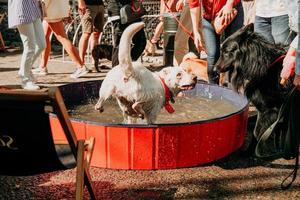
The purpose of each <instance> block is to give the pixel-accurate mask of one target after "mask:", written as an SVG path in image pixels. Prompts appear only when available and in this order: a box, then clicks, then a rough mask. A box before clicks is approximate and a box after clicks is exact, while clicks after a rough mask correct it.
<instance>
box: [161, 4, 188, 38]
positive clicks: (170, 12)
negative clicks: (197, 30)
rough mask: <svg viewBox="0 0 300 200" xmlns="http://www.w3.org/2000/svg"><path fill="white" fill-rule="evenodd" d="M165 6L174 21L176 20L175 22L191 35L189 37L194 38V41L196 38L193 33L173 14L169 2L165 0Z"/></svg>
mask: <svg viewBox="0 0 300 200" xmlns="http://www.w3.org/2000/svg"><path fill="white" fill-rule="evenodd" d="M164 5H165V7H166V8H167V10H168V12H169V14H170V15H171V16H172V18H173V19H175V21H176V22H177V23H178V25H179V26H180V27H181V28H182V30H183V31H184V32H185V33H186V34H188V35H189V37H191V38H192V40H194V37H193V32H192V31H191V32H190V31H189V30H188V29H187V28H186V27H185V26H184V25H183V24H182V23H181V22H180V21H179V19H178V18H177V17H176V16H175V15H174V14H173V12H172V11H171V9H170V7H169V6H168V4H167V2H166V1H165V0H164Z"/></svg>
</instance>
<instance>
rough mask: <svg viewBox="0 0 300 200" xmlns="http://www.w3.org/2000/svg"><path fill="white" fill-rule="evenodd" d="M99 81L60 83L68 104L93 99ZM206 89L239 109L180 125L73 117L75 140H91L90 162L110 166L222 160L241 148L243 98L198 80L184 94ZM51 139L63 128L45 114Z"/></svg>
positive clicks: (60, 138)
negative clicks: (92, 142)
mask: <svg viewBox="0 0 300 200" xmlns="http://www.w3.org/2000/svg"><path fill="white" fill-rule="evenodd" d="M100 85H101V81H89V82H80V83H74V84H69V85H64V86H61V87H60V89H61V92H62V95H63V97H64V99H65V103H66V105H67V107H68V105H71V104H74V103H75V104H76V103H79V102H83V101H84V100H85V99H87V98H90V97H91V96H93V97H97V96H98V91H99V87H100ZM207 91H209V92H210V93H211V94H212V95H213V96H216V95H217V96H222V97H223V98H226V99H227V100H229V101H231V102H232V103H233V104H234V105H235V106H237V107H238V108H239V111H238V112H236V113H232V114H228V115H226V116H224V117H221V118H217V119H212V120H205V121H197V122H191V123H181V124H158V125H151V126H147V125H115V124H114V125H109V124H101V123H96V122H91V121H83V120H78V119H72V124H73V126H74V129H75V132H76V135H77V137H78V138H88V137H90V136H93V137H95V138H96V143H95V150H94V153H93V158H92V163H91V164H92V165H93V166H96V167H103V168H112V169H147V170H150V169H173V168H182V167H192V166H197V165H201V164H205V163H209V162H212V161H215V160H218V159H220V158H223V157H225V156H227V155H229V154H230V153H232V152H234V151H235V150H237V149H238V148H239V147H241V146H242V144H243V142H244V138H245V134H246V128H247V118H248V102H247V100H246V99H245V98H243V97H241V96H239V95H238V94H236V93H234V92H233V91H231V90H229V89H226V88H223V87H219V86H216V85H209V84H200V83H199V84H197V85H196V88H195V89H194V90H192V91H189V93H192V94H194V95H198V94H200V93H203V92H207ZM50 120H51V124H52V129H53V137H54V140H55V141H56V142H61V141H65V138H64V137H63V133H62V128H61V126H60V124H59V122H58V120H57V119H56V118H55V116H51V117H50Z"/></svg>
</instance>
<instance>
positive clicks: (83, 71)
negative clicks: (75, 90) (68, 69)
mask: <svg viewBox="0 0 300 200" xmlns="http://www.w3.org/2000/svg"><path fill="white" fill-rule="evenodd" d="M87 73H89V71H88V70H87V69H86V67H79V68H77V70H76V71H75V72H74V73H73V74H71V75H70V77H71V78H79V77H81V76H84V75H86V74H87Z"/></svg>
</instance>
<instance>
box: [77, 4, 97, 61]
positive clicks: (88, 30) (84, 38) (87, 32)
mask: <svg viewBox="0 0 300 200" xmlns="http://www.w3.org/2000/svg"><path fill="white" fill-rule="evenodd" d="M81 24H82V35H81V37H80V40H79V47H78V48H79V55H80V58H81V60H82V62H83V63H84V61H85V54H86V51H87V48H88V44H89V39H90V36H91V34H92V32H93V17H92V9H91V7H90V6H87V9H86V12H85V14H84V15H83V16H82V18H81Z"/></svg>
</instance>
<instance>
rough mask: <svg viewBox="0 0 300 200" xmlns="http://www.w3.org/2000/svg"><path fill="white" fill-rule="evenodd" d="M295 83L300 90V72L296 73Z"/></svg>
mask: <svg viewBox="0 0 300 200" xmlns="http://www.w3.org/2000/svg"><path fill="white" fill-rule="evenodd" d="M294 85H295V87H296V89H297V90H300V74H295V78H294Z"/></svg>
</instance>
